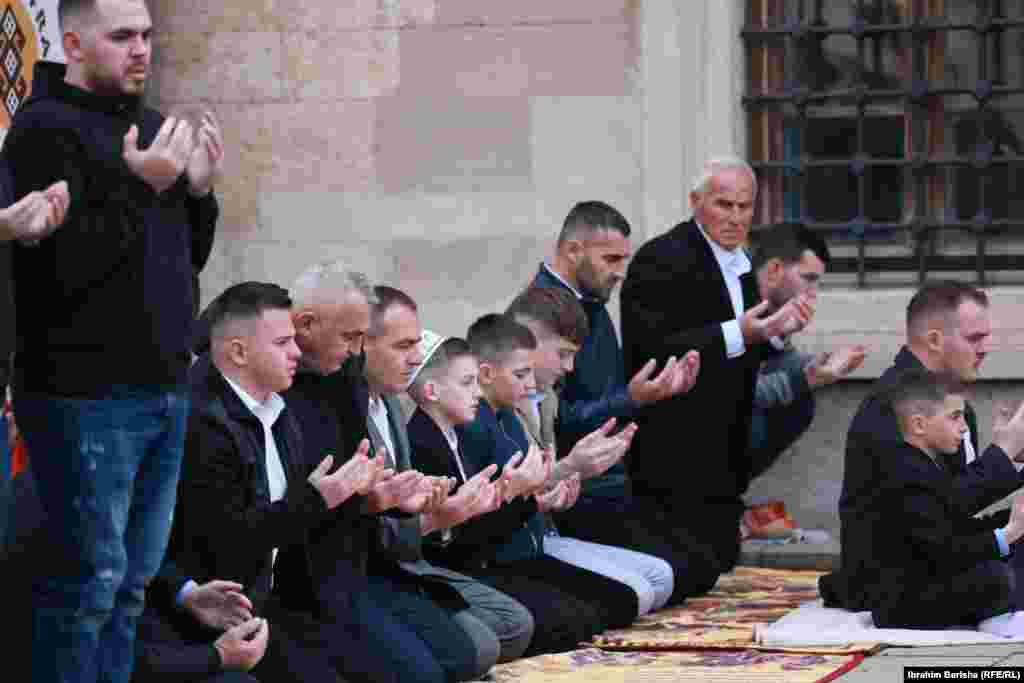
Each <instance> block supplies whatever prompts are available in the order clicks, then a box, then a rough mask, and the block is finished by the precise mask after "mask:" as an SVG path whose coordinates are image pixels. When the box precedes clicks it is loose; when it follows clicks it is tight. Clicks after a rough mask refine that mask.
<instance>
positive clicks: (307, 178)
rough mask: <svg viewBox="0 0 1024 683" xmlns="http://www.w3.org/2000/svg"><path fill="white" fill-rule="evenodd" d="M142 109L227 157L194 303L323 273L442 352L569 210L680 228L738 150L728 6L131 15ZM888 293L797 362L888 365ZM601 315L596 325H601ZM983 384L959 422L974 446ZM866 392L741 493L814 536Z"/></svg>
mask: <svg viewBox="0 0 1024 683" xmlns="http://www.w3.org/2000/svg"><path fill="white" fill-rule="evenodd" d="M149 1H150V7H151V10H152V12H153V14H154V19H155V21H156V23H157V27H158V29H159V30H158V36H159V38H158V41H157V46H156V48H157V53H156V61H155V65H156V69H155V71H156V73H155V83H154V92H155V99H156V104H157V105H158V106H160V107H161V108H162V109H163V110H165V111H170V112H178V111H183V112H189V111H194V110H196V109H197V108H199V107H201V106H209V107H212V108H213V109H214V110H215V111H216V113H217V115H218V116H219V117H220V119H221V121H222V124H223V126H224V130H225V134H226V136H227V144H228V153H229V157H228V172H227V174H226V178H225V180H224V182H223V184H222V185H221V186H220V187H219V188H218V194H219V196H220V199H221V204H222V207H223V219H222V221H221V225H220V232H219V235H218V239H217V242H216V246H215V249H214V254H213V256H212V258H211V261H210V264H209V266H208V267H207V269H206V271H205V272H204V273H203V278H202V282H203V300H204V302H206V301H209V299H210V298H211V297H212V296H214V295H215V294H217V293H218V292H219V291H221V290H222V289H223V288H224V287H226V286H227V285H229V284H231V283H234V282H238V281H240V280H244V279H264V280H273V281H276V282H279V283H282V284H285V285H287V284H289V283H290V282H291V280H292V279H293V278H294V277H295V275H297V274H298V273H299V271H300V270H301V269H302V268H303V267H305V266H306V265H308V264H309V263H312V262H314V261H317V260H323V259H329V258H345V259H348V260H349V261H350V262H351V263H353V264H356V265H358V266H359V267H361V268H363V269H365V270H367V271H368V272H369V273H370V274H371V275H372V276H374V277H375V278H377V279H379V280H380V281H383V282H387V283H390V284H394V285H397V286H399V287H402V288H405V289H407V290H408V291H410V293H412V294H413V295H414V296H415V297H416V298H417V299H418V300H419V301H420V303H421V306H422V313H423V316H422V317H423V320H424V323H425V324H426V325H427V326H429V327H432V328H434V329H436V330H438V331H441V332H444V333H448V334H461V333H464V331H465V328H466V326H467V325H468V324H469V322H471V321H472V320H473V319H474V318H475V317H476V316H478V315H480V314H482V313H485V312H489V311H492V310H496V309H498V308H501V307H503V306H504V305H505V304H506V303H507V302H508V300H509V299H510V298H511V297H512V296H513V294H514V293H515V292H516V290H517V289H518V288H519V287H521V286H522V285H523V284H525V283H526V282H527V281H528V279H529V278H530V277H531V276H532V274H533V272H534V269H535V268H536V266H537V263H538V262H539V261H540V260H541V259H542V258H545V257H546V256H547V255H548V253H549V251H550V250H551V248H552V245H553V241H554V237H555V234H556V232H557V230H558V227H559V226H560V223H561V220H562V219H563V218H564V216H565V214H566V212H567V211H568V210H569V208H570V207H571V206H572V204H573V203H574V202H576V201H579V200H582V199H602V200H605V201H608V202H610V203H612V204H613V205H615V206H616V207H617V208H619V209H620V210H621V211H622V212H623V213H624V214H625V215H626V217H627V218H628V219H629V220H630V222H631V223H632V224H633V227H634V230H635V237H634V246H639V244H641V243H642V242H643V241H644V240H646V239H647V238H648V237H650V236H653V235H655V234H658V233H660V232H663V231H664V230H666V229H668V228H669V227H671V226H672V225H673V224H674V223H676V222H678V221H679V220H681V219H682V218H685V217H686V214H687V211H686V189H687V184H688V181H689V178H690V177H691V176H692V175H693V174H694V173H695V172H696V171H697V169H698V167H699V165H700V163H701V162H702V160H703V159H705V158H707V157H708V156H712V155H719V154H723V153H739V154H743V153H744V151H745V149H746V127H745V117H744V115H743V113H742V108H741V104H740V95H741V92H742V89H743V83H744V80H743V68H744V66H743V65H744V59H743V48H742V44H741V41H740V40H739V31H740V28H741V25H742V20H743V9H742V8H743V7H744V5H745V3H744V1H743V0H704V1H703V2H701V1H699V0H685V1H679V2H671V1H668V0H514V1H512V0H301V1H300V0H224V1H223V2H216V3H214V2H207V1H205V0H149ZM911 291H912V290H911V289H909V288H905V289H884V290H873V291H867V292H866V291H859V290H852V289H834V290H831V291H827V292H825V293H823V295H822V300H821V302H820V304H819V314H818V317H817V319H816V321H815V323H814V326H813V327H812V328H810V329H809V330H808V332H807V333H806V335H805V336H804V340H803V343H804V346H805V347H807V348H808V349H809V350H824V349H828V348H832V347H833V346H834V345H835V344H837V343H843V342H845V343H852V342H858V343H865V344H867V345H868V346H869V347H870V348H871V350H872V356H871V357H870V359H869V361H868V362H867V363H866V364H865V367H864V368H863V369H862V370H861V371H860V372H859V373H858V374H857V377H858V378H861V379H869V378H871V377H874V376H877V374H878V373H879V372H880V371H881V370H882V369H884V368H885V366H886V365H887V364H888V362H889V360H890V359H891V358H892V356H893V354H894V352H895V350H896V349H897V348H898V346H899V344H900V340H901V335H902V332H901V330H902V316H903V311H904V308H905V306H906V302H907V300H908V298H909V296H910V293H911ZM1021 294H1024V292H1022V291H1021V290H1020V289H1013V288H996V289H994V290H993V295H994V299H995V300H996V305H995V306H994V308H993V313H994V318H995V327H996V342H997V344H996V349H995V350H994V352H993V354H992V358H991V360H990V361H989V363H988V365H987V366H986V370H987V376H988V377H993V378H1017V379H1020V378H1024V364H1020V363H1019V362H1017V355H1016V354H1017V351H1018V350H1019V349H1020V347H1021V342H1020V340H1021V339H1024V336H1022V334H1024V315H1022V313H1024V310H1022V307H1024V303H1022V302H1024V296H1021ZM611 310H612V313H613V316H615V317H617V315H618V303H617V301H613V302H612V304H611ZM1019 388H1020V385H1019V384H1018V385H1009V384H1004V383H986V384H983V385H982V386H980V387H979V389H978V391H979V393H980V395H979V397H978V399H977V405H978V407H979V409H980V411H981V412H982V413H983V415H984V417H983V418H982V426H983V434H985V435H986V438H987V435H988V434H989V433H990V430H989V425H990V418H989V417H988V415H989V413H990V406H991V400H990V398H991V395H995V394H998V395H1000V396H1005V397H1014V396H1019V395H1024V392H1021V391H1018V389H1019ZM866 390H867V385H866V384H865V383H858V382H847V383H845V384H843V385H841V386H838V387H833V388H830V389H828V390H826V391H825V392H823V393H822V395H821V403H820V406H819V413H818V418H817V420H816V421H815V424H814V426H813V427H812V430H811V432H810V433H809V434H808V435H807V436H806V437H805V438H804V440H803V441H801V442H800V443H799V444H798V445H797V447H796V448H795V449H794V450H793V452H791V453H789V454H787V455H786V456H784V458H783V460H782V461H781V462H780V463H779V465H778V466H777V467H776V468H775V469H774V470H772V471H770V472H769V473H768V474H766V475H765V476H764V477H762V478H761V480H759V481H757V482H755V483H754V486H753V487H752V489H751V492H750V496H751V499H756V500H762V499H770V498H782V499H784V500H786V502H787V504H788V506H789V507H790V509H791V510H792V511H793V512H794V513H795V514H796V516H797V520H798V521H800V522H801V523H802V524H804V525H805V526H808V527H824V528H833V529H834V528H835V527H836V525H837V520H836V518H835V504H836V499H837V497H838V490H839V485H840V482H841V480H842V448H843V443H844V440H845V431H846V426H847V425H848V423H849V419H850V417H851V416H852V414H853V411H854V410H855V409H856V405H857V403H858V402H859V401H860V399H861V397H862V396H863V395H864V392H866Z"/></svg>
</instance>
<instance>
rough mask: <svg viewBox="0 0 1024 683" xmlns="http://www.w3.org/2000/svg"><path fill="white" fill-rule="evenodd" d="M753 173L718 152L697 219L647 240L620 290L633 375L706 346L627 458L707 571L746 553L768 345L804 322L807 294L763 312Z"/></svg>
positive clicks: (647, 420)
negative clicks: (753, 435)
mask: <svg viewBox="0 0 1024 683" xmlns="http://www.w3.org/2000/svg"><path fill="white" fill-rule="evenodd" d="M756 194H757V181H756V179H755V177H754V173H753V171H752V170H751V169H750V167H749V166H748V165H747V164H746V163H745V162H744V161H742V160H740V159H732V158H724V159H713V160H711V161H709V162H707V163H706V164H705V165H704V169H703V172H702V173H701V175H700V176H699V177H698V179H697V182H696V183H695V184H694V187H693V190H692V191H691V192H690V204H691V206H692V207H693V219H692V220H690V221H686V222H684V223H680V224H679V225H677V226H676V227H674V228H673V229H672V230H670V231H669V232H667V233H665V234H664V235H661V236H659V237H656V238H654V239H652V240H650V241H649V242H647V243H646V244H644V246H642V247H641V248H640V249H639V250H638V251H637V253H636V255H635V256H634V257H633V261H632V263H630V266H629V270H628V272H627V275H626V281H625V283H624V284H623V287H622V341H623V350H624V353H625V363H626V373H627V374H629V373H633V372H636V371H637V370H638V369H639V368H641V367H642V366H643V365H644V364H646V363H647V362H648V361H649V360H650V359H652V358H654V359H657V361H658V362H662V363H663V362H666V361H667V360H668V359H669V358H670V357H672V356H676V357H682V356H683V355H684V354H686V353H688V352H689V351H691V350H696V351H698V352H699V353H700V378H699V380H698V381H697V384H696V386H694V388H693V389H692V390H691V391H690V392H688V393H685V394H680V395H677V396H675V397H673V398H670V399H667V400H665V401H661V402H660V403H656V404H653V405H650V406H647V407H646V408H644V409H643V410H642V411H641V412H640V414H639V416H638V419H637V424H638V426H639V430H638V431H637V434H636V437H635V438H634V439H633V447H632V450H631V451H630V454H629V456H628V458H629V461H628V467H629V474H630V478H631V481H632V485H633V493H634V495H635V496H637V497H638V498H640V499H642V500H643V501H644V502H645V503H646V504H647V505H649V506H650V507H651V508H652V509H653V510H655V511H656V512H657V513H658V514H660V515H662V516H663V525H664V526H668V527H671V528H674V529H676V530H677V533H678V534H679V535H686V536H689V538H690V543H691V546H692V551H691V552H692V553H693V556H694V557H695V558H696V557H699V558H703V561H704V562H705V563H706V564H707V566H706V567H703V568H702V571H701V573H706V572H707V571H708V570H709V569H710V571H711V572H712V573H721V572H724V571H728V570H729V569H731V568H732V567H733V565H734V564H735V563H736V559H737V557H738V555H739V519H740V515H741V514H742V512H743V503H742V501H741V499H740V496H741V495H742V493H743V491H744V490H745V489H746V487H747V482H748V480H749V476H750V462H749V458H748V456H747V454H746V447H747V435H748V434H749V429H750V414H751V407H752V402H753V397H754V385H755V381H756V378H757V368H758V365H759V362H760V359H761V351H762V348H761V345H762V344H764V343H765V342H767V341H768V339H770V338H771V337H773V336H777V335H782V334H788V333H791V332H794V331H796V330H797V329H799V328H801V327H802V326H803V325H805V324H806V321H807V319H808V318H809V316H810V309H809V306H808V305H807V303H806V302H805V301H802V300H800V301H793V302H790V303H788V304H786V305H785V306H783V307H782V308H781V309H779V310H778V311H777V312H775V313H773V314H771V315H770V316H768V317H762V316H764V315H765V314H766V313H767V311H768V306H769V304H768V303H767V302H763V303H758V302H759V297H758V292H757V283H756V281H755V279H754V275H753V273H752V272H751V269H750V260H749V258H748V257H747V255H746V253H745V252H744V250H743V245H744V244H745V243H746V240H747V235H748V232H749V230H750V222H751V219H752V218H753V215H754V199H755V197H756Z"/></svg>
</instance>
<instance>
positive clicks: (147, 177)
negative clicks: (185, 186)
mask: <svg viewBox="0 0 1024 683" xmlns="http://www.w3.org/2000/svg"><path fill="white" fill-rule="evenodd" d="M194 147H195V143H194V142H193V140H192V126H191V124H189V122H188V121H185V120H184V119H176V118H174V117H173V116H169V117H167V118H166V119H165V120H164V123H163V125H162V126H160V130H159V131H157V134H156V138H154V139H153V144H151V145H150V146H149V147H148V148H147V149H145V150H141V149H139V128H138V126H135V125H133V126H132V127H131V128H129V129H128V132H127V133H126V134H125V136H124V153H123V155H122V156H123V157H124V161H125V163H126V164H128V168H129V169H131V172H132V173H134V174H135V175H136V176H138V177H139V178H141V179H142V180H144V181H146V182H147V183H148V184H149V186H150V187H152V188H153V190H154V191H155V192H156V193H157V194H159V193H161V192H163V191H164V190H166V189H167V188H169V187H171V186H172V185H174V183H176V182H177V181H178V178H179V177H180V176H181V174H182V172H183V171H184V170H185V166H186V165H187V164H188V161H189V158H190V157H191V156H192V149H193V148H194Z"/></svg>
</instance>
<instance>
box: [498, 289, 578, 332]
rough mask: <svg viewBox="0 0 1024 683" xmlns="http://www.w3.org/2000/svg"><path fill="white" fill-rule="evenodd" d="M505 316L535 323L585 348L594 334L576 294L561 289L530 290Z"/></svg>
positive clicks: (524, 292)
mask: <svg viewBox="0 0 1024 683" xmlns="http://www.w3.org/2000/svg"><path fill="white" fill-rule="evenodd" d="M505 314H506V315H510V316H512V318H513V319H515V320H522V319H523V318H526V319H527V320H533V321H535V322H537V323H539V324H540V325H542V326H543V327H544V329H545V330H547V331H548V332H550V333H551V334H554V335H556V336H558V337H561V338H563V339H568V340H569V341H570V342H572V343H573V344H575V345H576V346H583V342H584V341H586V339H587V335H589V334H590V324H589V323H588V322H587V314H586V312H585V311H584V310H583V306H582V305H581V304H580V302H579V300H578V299H577V298H576V296H575V295H574V294H573V293H572V292H570V291H569V290H567V289H563V288H561V287H537V286H531V287H527V288H526V289H524V290H523V291H522V292H520V294H519V296H517V297H516V298H515V299H513V300H512V303H511V304H509V307H508V309H507V310H506V311H505Z"/></svg>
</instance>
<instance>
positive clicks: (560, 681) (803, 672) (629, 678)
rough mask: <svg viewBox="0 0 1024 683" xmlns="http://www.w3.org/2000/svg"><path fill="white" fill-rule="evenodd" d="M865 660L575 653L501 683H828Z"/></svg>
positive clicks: (541, 661)
mask: <svg viewBox="0 0 1024 683" xmlns="http://www.w3.org/2000/svg"><path fill="white" fill-rule="evenodd" d="M862 658H863V655H817V654H803V655H801V654H791V653H779V652H756V651H752V650H742V651H738V652H719V651H705V652H608V651H605V650H599V649H593V648H591V649H585V650H576V651H574V652H567V653H564V654H558V655H543V656H540V657H533V658H531V659H521V660H519V661H516V662H511V663H509V664H502V665H501V666H498V667H496V668H495V669H494V671H493V672H492V673H493V676H494V680H496V681H497V682H498V683H650V682H651V681H704V682H705V683H741V682H742V683H758V682H761V683H769V682H770V683H826V682H827V681H831V680H833V679H835V678H836V677H838V676H840V675H841V674H843V673H846V672H847V671H849V670H850V669H852V668H853V667H855V666H857V664H859V663H860V661H861V659H862Z"/></svg>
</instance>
